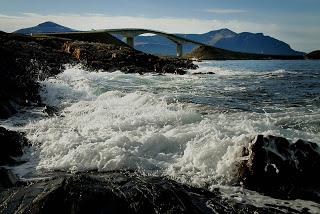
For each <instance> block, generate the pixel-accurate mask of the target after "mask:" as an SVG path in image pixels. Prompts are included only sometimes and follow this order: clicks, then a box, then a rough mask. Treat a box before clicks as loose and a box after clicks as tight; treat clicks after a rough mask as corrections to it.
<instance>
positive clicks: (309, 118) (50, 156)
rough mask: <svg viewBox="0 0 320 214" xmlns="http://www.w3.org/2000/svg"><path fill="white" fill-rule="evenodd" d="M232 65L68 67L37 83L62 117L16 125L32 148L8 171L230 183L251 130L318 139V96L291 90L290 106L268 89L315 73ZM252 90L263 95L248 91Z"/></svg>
mask: <svg viewBox="0 0 320 214" xmlns="http://www.w3.org/2000/svg"><path fill="white" fill-rule="evenodd" d="M216 63H217V62H216ZM239 63H240V62H239ZM237 66H238V65H231V66H230V65H228V66H227V67H226V66H225V65H224V64H223V62H220V64H219V63H218V64H215V63H212V62H210V63H209V62H203V63H200V68H199V69H198V70H196V72H202V71H203V72H208V70H209V71H211V72H214V73H215V74H214V75H193V74H192V72H191V71H190V73H189V74H188V75H184V76H175V75H166V76H161V75H154V74H149V75H143V76H141V75H135V74H123V73H121V72H114V73H103V72H100V73H99V72H98V73H96V72H89V71H86V70H85V69H83V68H81V66H73V67H72V66H70V67H68V68H67V69H66V70H65V71H64V72H63V73H61V74H59V75H58V76H56V77H55V78H51V79H48V80H46V81H43V82H41V85H42V92H41V96H42V100H43V102H44V103H45V104H47V105H49V106H56V107H58V108H59V109H60V110H61V112H60V116H54V117H45V116H41V117H40V118H39V117H38V118H36V119H34V120H33V121H30V122H28V123H27V124H26V125H25V126H23V128H22V129H23V131H25V132H26V133H27V138H29V139H30V141H31V142H33V145H32V147H31V148H29V149H28V150H27V151H26V154H25V155H24V157H23V159H25V160H27V161H28V162H27V163H26V164H24V165H21V166H18V167H16V169H15V171H16V172H17V173H19V174H20V175H21V176H22V177H28V176H32V175H35V174H41V173H43V172H48V171H52V170H62V171H71V172H77V171H87V170H98V171H109V170H121V169H132V170H139V171H141V172H145V173H151V174H155V175H165V176H170V177H171V178H174V179H176V180H179V181H181V182H186V183H189V184H193V185H197V186H201V187H207V188H210V186H211V185H212V186H213V185H217V184H232V183H233V182H234V179H235V177H236V174H235V173H237V167H238V164H239V162H240V161H241V158H242V157H241V156H242V150H243V147H244V146H248V144H249V143H250V142H251V140H252V139H253V138H254V137H255V136H256V135H257V134H272V135H277V136H284V137H287V138H289V139H297V138H302V139H306V140H310V141H313V142H320V137H319V129H320V128H319V121H320V112H319V108H318V106H317V105H319V97H312V96H310V98H306V97H305V96H302V95H300V94H299V93H300V92H297V91H293V92H292V93H291V94H289V98H290V96H292V97H294V100H295V103H294V105H293V104H292V102H289V101H288V99H287V98H284V96H287V95H285V94H284V93H286V92H287V90H289V89H288V88H286V87H291V86H286V85H281V87H282V89H281V90H280V91H279V90H277V88H276V87H275V86H272V84H274V82H275V81H280V82H281V81H282V79H283V78H284V79H288V78H289V79H290V78H294V77H295V76H297V75H298V76H299V78H300V79H301V78H303V77H301V76H302V75H319V72H318V71H315V72H313V73H307V74H302V73H299V71H290V70H289V71H286V70H284V69H277V68H273V67H272V68H271V69H274V70H270V71H268V70H267V71H264V70H263V71H261V70H259V68H256V67H254V68H242V70H240V69H239V68H238V67H237ZM249 67H250V66H249ZM265 67H267V66H266V65H263V66H262V68H265ZM262 68H261V69H262ZM304 84H308V83H304ZM318 84H319V83H318ZM257 90H258V91H259V93H261V94H262V95H261V96H262V97H261V96H258V97H255V96H254V93H256V92H255V91H257ZM274 90H275V91H274ZM310 90H311V89H310ZM312 90H314V89H312ZM261 91H262V92H261ZM269 93H271V94H272V98H271V96H270V94H269ZM264 96H266V97H269V99H266V98H264ZM309 99H311V100H313V102H311V101H310V100H309ZM306 102H307V103H308V102H310V104H309V105H308V109H307V110H306V109H305V107H304V106H305V103H306ZM17 117H18V118H19V116H17ZM17 117H16V118H17ZM16 120H17V119H16Z"/></svg>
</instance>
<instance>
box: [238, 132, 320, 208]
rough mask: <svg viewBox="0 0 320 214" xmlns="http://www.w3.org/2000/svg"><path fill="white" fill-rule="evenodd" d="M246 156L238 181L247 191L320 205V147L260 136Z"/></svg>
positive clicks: (308, 143) (314, 144)
mask: <svg viewBox="0 0 320 214" xmlns="http://www.w3.org/2000/svg"><path fill="white" fill-rule="evenodd" d="M245 153H247V154H248V155H247V156H246V158H244V159H246V160H245V161H243V162H242V163H241V165H240V167H239V181H240V182H241V183H242V185H243V186H244V187H245V188H248V189H251V190H255V191H258V192H261V193H264V194H267V195H271V196H273V197H277V198H284V199H295V198H301V199H308V200H314V201H317V202H320V184H319V180H320V173H317V172H318V171H319V170H320V149H319V145H318V144H316V143H312V142H308V141H303V140H298V141H296V142H294V143H292V142H290V141H288V140H287V139H285V138H282V137H275V136H270V135H269V136H263V135H258V136H257V137H256V138H255V139H254V140H253V141H252V143H251V144H250V146H249V148H248V152H245Z"/></svg>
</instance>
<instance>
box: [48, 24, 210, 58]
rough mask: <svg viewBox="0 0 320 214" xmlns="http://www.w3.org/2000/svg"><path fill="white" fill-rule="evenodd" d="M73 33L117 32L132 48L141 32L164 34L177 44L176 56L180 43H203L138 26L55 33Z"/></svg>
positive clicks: (180, 47)
mask: <svg viewBox="0 0 320 214" xmlns="http://www.w3.org/2000/svg"><path fill="white" fill-rule="evenodd" d="M74 33H81V34H91V33H95V34H97V33H109V34H117V35H121V36H123V37H124V38H125V39H126V43H127V44H128V45H130V46H131V47H133V48H134V37H136V36H139V35H142V34H146V33H149V34H156V35H160V36H164V37H166V38H168V39H169V40H171V41H172V42H174V43H175V44H176V46H177V57H181V56H182V45H183V44H186V43H191V44H194V45H205V44H203V43H201V42H197V41H193V40H191V39H186V38H183V37H180V36H176V35H174V34H170V33H165V32H161V31H156V30H149V29H139V28H122V29H102V30H92V31H81V32H68V33H57V35H58V34H59V35H62V34H74ZM48 35H54V33H53V34H52V33H50V34H48Z"/></svg>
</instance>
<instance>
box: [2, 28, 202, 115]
mask: <svg viewBox="0 0 320 214" xmlns="http://www.w3.org/2000/svg"><path fill="white" fill-rule="evenodd" d="M81 39H82V40H86V39H87V40H89V41H77V40H71V39H65V38H57V37H30V36H24V35H19V34H8V33H4V32H0V69H1V70H0V74H1V77H2V78H1V80H0V101H1V105H0V118H7V117H9V116H10V115H12V114H14V113H16V112H17V107H16V106H17V105H21V106H26V105H27V106H28V105H41V100H40V97H39V95H38V91H39V84H38V83H37V81H39V80H43V79H45V78H48V77H51V76H54V75H57V74H58V73H60V72H62V71H63V69H64V66H65V65H66V64H75V63H81V64H82V65H83V66H84V67H86V68H88V69H90V70H93V71H100V72H113V71H116V70H120V71H122V72H125V73H139V74H144V73H151V72H155V73H160V74H164V73H174V74H185V73H186V70H187V69H195V68H197V66H196V65H195V64H193V63H192V61H191V60H185V59H177V58H168V57H157V56H153V55H150V54H145V53H142V52H140V51H136V50H134V49H132V48H130V47H128V46H127V45H125V44H123V45H122V46H121V45H119V44H118V43H120V41H117V44H113V43H114V42H113V43H97V42H96V40H94V39H95V38H81ZM90 40H92V41H94V42H90ZM104 42H105V41H104Z"/></svg>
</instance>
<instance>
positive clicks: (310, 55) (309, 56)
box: [306, 50, 320, 59]
mask: <svg viewBox="0 0 320 214" xmlns="http://www.w3.org/2000/svg"><path fill="white" fill-rule="evenodd" d="M306 58H307V59H320V50H318V51H312V52H310V53H308V54H306Z"/></svg>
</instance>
